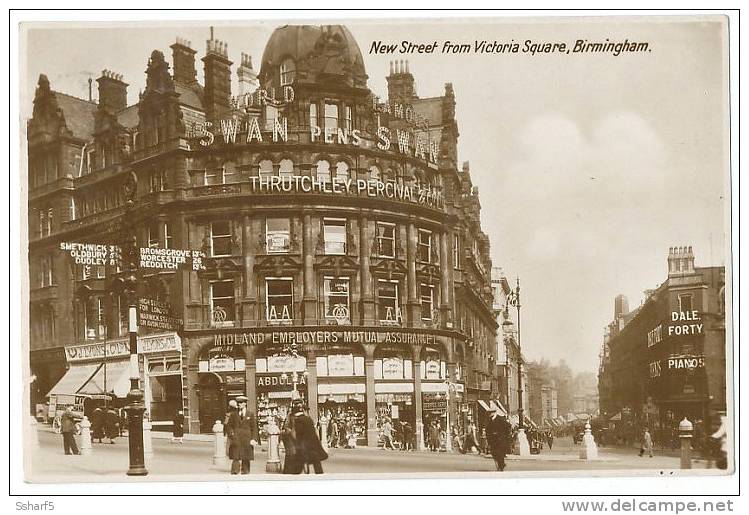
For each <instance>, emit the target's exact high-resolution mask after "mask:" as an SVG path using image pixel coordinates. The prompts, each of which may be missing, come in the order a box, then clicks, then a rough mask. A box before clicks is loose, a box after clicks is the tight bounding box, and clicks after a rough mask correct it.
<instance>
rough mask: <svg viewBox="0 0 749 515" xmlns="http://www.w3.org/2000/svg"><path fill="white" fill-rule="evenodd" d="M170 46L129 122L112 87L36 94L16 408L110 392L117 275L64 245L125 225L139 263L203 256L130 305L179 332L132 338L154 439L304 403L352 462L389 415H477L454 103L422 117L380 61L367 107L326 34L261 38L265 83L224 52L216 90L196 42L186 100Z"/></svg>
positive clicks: (467, 184)
mask: <svg viewBox="0 0 749 515" xmlns="http://www.w3.org/2000/svg"><path fill="white" fill-rule="evenodd" d="M171 49H172V70H171V71H170V65H169V63H167V61H166V60H165V58H164V55H163V54H162V52H160V51H158V50H155V51H153V53H152V54H151V56H150V58H149V59H148V65H147V71H146V75H147V82H146V88H145V90H144V91H143V92H142V93H141V95H140V98H139V101H138V103H137V104H135V105H130V106H128V105H127V86H128V85H127V84H126V83H125V82H124V80H123V77H122V76H120V75H118V74H116V73H114V72H109V71H105V72H103V74H102V76H101V77H100V78H98V79H97V83H98V93H99V98H98V103H95V102H93V101H91V100H90V99H89V100H84V99H79V98H75V97H72V96H69V95H66V94H63V93H60V92H57V91H54V90H53V89H52V86H51V85H50V83H49V81H48V80H47V78H46V77H45V76H44V75H42V76H40V78H39V82H38V86H37V90H36V94H35V97H34V109H33V117H32V118H31V119H30V120H29V121H28V139H29V144H28V157H29V203H28V206H29V268H30V278H31V284H30V287H31V292H30V310H31V311H30V312H31V316H30V319H31V327H30V350H31V355H30V364H31V369H32V373H33V374H34V375H35V377H36V380H35V382H34V384H33V388H32V405H33V406H37V405H42V404H44V403H45V402H47V401H49V402H50V403H51V404H52V406H50V407H49V408H44V409H50V410H51V411H54V409H55V406H57V405H62V404H69V403H76V404H80V403H83V404H86V402H87V401H86V399H90V398H96V396H97V395H101V394H104V393H105V392H106V393H110V394H113V395H114V398H120V397H122V396H123V393H126V391H127V388H128V384H127V377H126V376H127V365H126V364H127V358H128V357H127V344H126V342H127V331H128V327H127V300H126V299H124V296H123V293H122V292H121V290H119V289H118V288H117V284H118V278H119V277H120V276H121V275H122V273H123V271H122V270H121V269H120V267H119V266H118V265H117V264H112V263H105V264H101V262H100V261H98V260H97V259H96V257H95V256H89V258H87V257H86V255H85V253H83V254H84V255H82V256H79V257H80V259H76V260H73V259H72V258H71V255H70V253H68V252H65V251H63V250H62V249H61V245H62V244H66V243H70V242H80V243H97V244H103V245H120V244H122V243H123V241H124V240H125V236H124V233H125V232H126V231H125V228H126V227H134V228H135V231H136V236H137V240H138V244H139V246H140V247H142V248H152V249H165V250H164V251H165V252H166V251H167V250H166V249H190V250H202V251H203V252H205V255H206V258H205V260H204V269H202V270H198V271H193V270H187V269H182V268H176V269H172V270H168V269H167V270H165V269H162V268H141V269H140V270H139V272H138V274H139V275H138V279H139V283H138V284H139V291H138V297H139V298H142V299H155V300H157V301H159V302H166V303H168V304H170V305H171V310H172V313H171V314H172V315H173V316H174V317H177V318H180V319H181V320H182V321H183V324H182V325H181V326H180V327H179V328H178V329H175V330H173V331H172V330H159V329H146V328H144V327H141V329H140V332H139V354H140V361H141V374H142V375H141V384H142V387H143V388H144V391H145V392H146V401H147V406H148V412H149V415H150V418H151V419H152V421H153V424H154V428H155V429H157V430H158V429H159V428H160V427H163V428H164V429H168V428H170V427H171V426H170V424H171V419H172V417H173V416H174V413H175V412H176V411H177V410H178V409H183V410H184V413H185V417H186V420H187V427H188V430H189V431H190V432H207V431H210V429H211V427H212V425H213V423H214V422H215V421H216V420H218V419H221V420H222V419H223V417H224V412H225V410H226V407H227V404H228V401H229V400H230V399H232V398H234V397H236V396H238V395H246V396H247V397H248V398H249V405H250V407H251V409H254V410H257V413H258V420H259V423H260V425H261V428H262V426H263V424H264V422H265V421H267V419H268V417H270V416H278V417H282V416H283V415H284V414H285V410H286V409H287V407H288V405H289V403H290V400H291V398H292V397H297V396H299V397H302V398H303V399H305V400H306V401H307V403H308V405H309V410H310V414H311V415H312V417H313V418H315V419H317V418H318V417H322V416H325V417H333V416H334V417H340V418H342V419H345V421H346V423H347V424H349V426H350V428H352V429H353V430H354V431H355V432H356V433H357V434H358V435H359V438H360V439H361V442H360V443H361V444H367V445H376V444H377V440H378V424H379V423H380V421H381V420H382V419H383V418H385V417H389V418H392V419H398V420H401V421H408V422H409V423H410V424H411V427H413V428H415V429H417V431H418V428H420V427H423V426H424V425H428V424H430V423H431V422H432V421H433V420H435V421H437V422H438V423H439V424H441V425H442V426H443V427H444V426H445V424H447V423H448V420H449V424H450V425H451V426H456V425H462V424H464V423H465V421H466V420H467V418H468V417H476V418H478V413H477V410H478V409H479V408H478V407H477V406H478V405H479V404H478V401H479V400H480V399H490V398H492V397H496V396H497V394H498V392H497V391H494V390H495V389H496V385H497V378H496V373H497V372H496V371H497V366H496V359H497V346H496V333H497V322H496V320H495V315H494V313H493V311H492V290H491V261H490V258H489V239H488V237H487V235H486V234H485V233H484V232H483V231H482V229H481V225H480V219H479V213H480V203H479V198H478V189H477V188H476V187H475V186H473V184H472V182H471V174H470V171H469V167H468V164H467V163H465V164H463V165H462V166H461V167H460V168H459V167H458V162H457V140H458V125H457V121H456V119H455V93H454V91H453V88H452V85H451V84H449V83H447V84H445V90H444V95H442V96H439V97H432V98H419V97H418V96H417V94H416V89H415V81H414V77H413V75H412V74H411V73H410V71H409V69H408V64H407V63H403V62H397V63H391V69H390V74H389V75H388V76H387V83H388V91H387V99H386V100H380V99H379V98H377V97H376V96H375V95H374V94H373V93H372V92H371V91H370V90H369V89H368V87H367V74H366V70H365V67H364V61H363V59H362V55H361V52H360V50H359V47H358V45H357V43H356V41H355V40H354V38H353V37H352V35H351V33H350V32H349V31H348V30H347V29H346V28H345V27H342V26H322V27H316V26H284V27H281V28H278V29H276V30H275V31H274V32H273V34H272V36H271V37H270V40H269V41H268V43H267V46H266V48H265V51H264V53H263V56H262V62H261V65H260V70H259V73H258V72H256V71H255V70H254V68H253V65H252V60H251V58H250V56H248V55H246V54H242V56H241V60H240V63H238V66H237V67H236V85H237V88H236V89H235V90H234V91H232V88H231V82H232V80H231V76H232V66H233V63H232V62H231V61H230V60H229V57H228V49H227V46H226V44H225V43H222V42H221V41H218V40H215V39H213V38H212V39H210V40H208V41H207V50H206V54H205V56H204V57H203V58H202V62H203V68H204V76H205V79H204V83H203V84H200V83H198V81H197V73H196V58H195V55H196V51H195V50H193V49H192V48H191V47H190V44H189V42H187V41H184V40H179V39H178V40H177V42H176V43H175V44H173V45H172V46H171ZM127 188H130V189H131V191H132V189H133V188H134V191H132V194H133V195H134V196H135V200H134V204H133V206H132V207H131V208H127V206H126V205H125V197H126V191H127ZM154 252H161V250H159V251H156V250H155V251H154ZM75 261H78V263H77V264H76V262H75ZM105 363H106V365H105ZM105 383H106V384H105Z"/></svg>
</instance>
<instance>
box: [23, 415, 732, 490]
mask: <svg viewBox="0 0 749 515" xmlns="http://www.w3.org/2000/svg"><path fill="white" fill-rule="evenodd" d="M37 434H38V440H39V446H38V447H37V448H35V449H31V450H30V452H29V455H30V456H29V458H28V460H27V467H26V479H27V480H28V481H32V482H83V481H85V482H100V481H104V482H115V481H116V482H122V481H127V482H133V481H143V480H161V481H174V480H182V481H185V480H196V479H198V480H208V481H211V480H214V481H224V480H245V479H253V478H255V479H288V478H289V476H283V475H280V474H278V473H268V472H266V470H265V468H266V461H267V457H268V455H267V451H266V449H265V445H263V446H262V447H260V448H256V450H255V461H253V462H252V465H251V473H250V475H249V476H232V475H230V474H229V465H230V464H229V463H228V462H223V463H220V464H218V465H214V464H213V463H212V460H213V442H212V441H206V440H204V439H201V440H196V439H191V440H185V443H183V444H173V443H171V442H170V440H169V435H166V438H162V437H161V436H163V435H156V434H155V437H154V438H153V439H152V447H153V455H152V456H151V457H150V458H149V459H147V462H146V467H147V469H148V471H149V474H148V476H145V478H144V477H136V476H126V475H125V471H127V469H128V463H129V456H128V443H127V438H118V439H117V440H116V443H114V444H109V443H101V444H100V443H95V444H93V447H92V453H91V455H88V456H66V455H65V454H64V453H63V448H62V436H61V435H58V434H54V433H52V432H51V431H50V430H49V429H47V428H40V429H39V430H38V432H37ZM76 439H77V441H78V443H79V446H80V437H77V438H76ZM579 449H580V447H579V445H575V444H573V443H572V441H571V439H569V441H566V439H558V440H555V445H554V449H553V451H551V452H550V451H548V449H545V450H544V452H542V454H540V455H532V456H528V457H520V456H515V455H510V456H508V457H507V469H506V471H505V472H504V473H500V472H496V471H495V467H494V462H493V460H492V459H491V458H489V457H485V456H482V455H473V454H460V453H457V452H454V453H444V452H439V453H438V452H428V451H411V452H404V451H394V450H384V449H380V448H372V447H359V448H357V449H338V448H335V449H330V450H329V458H328V460H326V461H325V462H323V467H324V469H325V474H326V477H331V476H333V477H331V479H332V478H334V477H345V478H347V479H351V474H361V475H362V476H360V477H367V476H371V475H373V474H374V475H377V474H380V475H387V477H394V476H395V477H397V476H398V475H399V474H411V475H417V476H421V477H423V476H425V474H427V473H429V474H432V473H447V475H453V476H454V475H455V474H456V473H459V474H460V475H461V476H464V475H467V476H472V475H474V474H475V475H479V476H482V477H485V476H486V475H487V474H491V475H494V476H507V475H526V474H525V473H526V472H528V473H533V474H529V475H544V476H554V475H567V476H569V475H572V476H575V475H579V474H580V473H581V472H586V473H592V474H593V475H599V476H600V475H606V471H609V472H610V473H612V474H615V475H623V474H627V473H628V472H629V473H632V472H636V473H638V474H641V473H646V474H650V475H653V476H658V475H674V474H678V473H679V472H688V471H679V465H680V462H679V458H678V457H673V456H668V455H663V454H658V453H657V452H656V455H655V456H654V457H653V458H650V457H647V456H646V457H642V458H641V457H639V456H637V449H622V448H602V449H599V459H597V460H593V461H585V460H581V459H580V458H579V456H578V453H579ZM706 466H707V463H706V462H704V461H700V460H696V461H694V462H693V467H694V468H697V469H700V468H702V469H704V468H705V467H706ZM705 472H707V471H704V470H703V471H702V473H705ZM711 472H715V473H719V471H717V470H714V471H711ZM711 472H708V473H711Z"/></svg>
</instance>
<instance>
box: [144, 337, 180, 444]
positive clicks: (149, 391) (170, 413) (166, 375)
mask: <svg viewBox="0 0 749 515" xmlns="http://www.w3.org/2000/svg"><path fill="white" fill-rule="evenodd" d="M138 353H139V354H141V355H142V357H143V368H142V372H141V373H142V376H143V390H144V392H145V401H146V406H147V407H148V410H147V412H148V416H149V417H150V420H151V427H152V430H153V431H171V430H172V421H173V420H174V415H176V413H177V412H178V411H180V410H182V409H183V407H184V406H183V401H182V344H181V341H180V338H179V336H178V335H177V334H176V333H167V334H154V335H148V336H142V337H139V338H138Z"/></svg>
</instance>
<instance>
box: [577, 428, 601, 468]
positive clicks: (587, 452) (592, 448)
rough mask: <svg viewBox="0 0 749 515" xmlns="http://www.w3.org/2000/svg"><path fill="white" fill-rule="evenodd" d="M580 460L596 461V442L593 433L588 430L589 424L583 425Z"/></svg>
mask: <svg viewBox="0 0 749 515" xmlns="http://www.w3.org/2000/svg"><path fill="white" fill-rule="evenodd" d="M580 459H581V460H595V459H598V447H596V440H595V438H593V432H592V431H591V430H590V423H587V424H585V435H584V436H583V444H582V446H581V447H580Z"/></svg>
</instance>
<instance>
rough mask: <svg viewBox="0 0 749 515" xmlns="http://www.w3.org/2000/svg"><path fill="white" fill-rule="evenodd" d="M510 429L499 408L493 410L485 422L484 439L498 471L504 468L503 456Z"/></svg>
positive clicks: (507, 444) (505, 453)
mask: <svg viewBox="0 0 749 515" xmlns="http://www.w3.org/2000/svg"><path fill="white" fill-rule="evenodd" d="M511 429H512V428H511V427H510V423H509V422H507V418H506V417H505V416H504V414H503V413H502V412H501V411H500V410H499V409H497V410H495V411H494V413H493V414H492V417H491V418H490V419H489V423H488V424H487V428H486V439H487V443H488V444H489V450H490V452H491V454H492V458H494V463H495V465H496V466H497V470H499V471H503V470H504V469H505V456H506V455H507V450H508V449H509V447H510V438H511V436H510V434H511Z"/></svg>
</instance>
